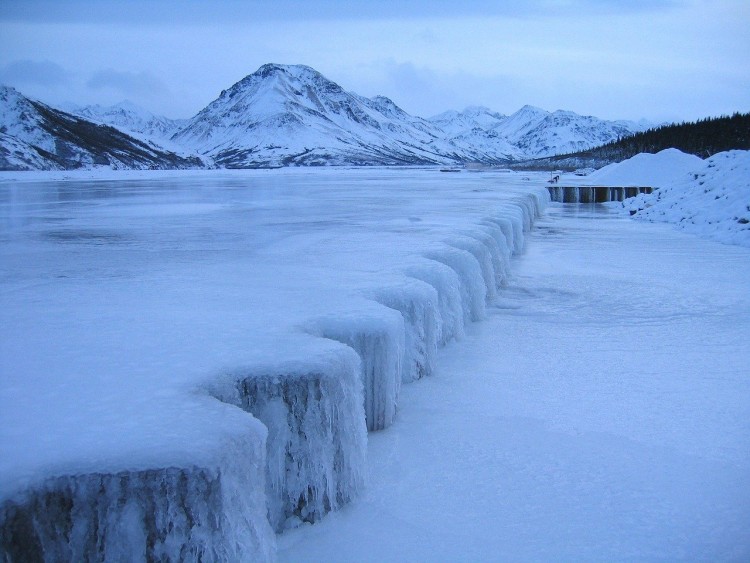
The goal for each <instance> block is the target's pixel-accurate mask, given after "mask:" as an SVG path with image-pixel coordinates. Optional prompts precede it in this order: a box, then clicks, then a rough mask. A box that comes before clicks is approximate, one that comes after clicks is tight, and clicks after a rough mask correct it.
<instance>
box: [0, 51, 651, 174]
mask: <svg viewBox="0 0 750 563" xmlns="http://www.w3.org/2000/svg"><path fill="white" fill-rule="evenodd" d="M0 105H1V106H2V107H1V108H0V112H1V113H0V115H1V116H2V122H0V134H2V136H0V166H1V167H4V168H6V169H7V168H11V169H26V168H32V169H38V168H40V167H41V168H60V167H62V168H78V167H88V166H96V165H109V166H113V167H118V168H130V167H134V168H143V167H157V168H174V167H178V168H180V167H185V166H200V164H198V163H199V162H200V159H199V158H198V156H197V155H202V157H204V158H206V159H207V160H208V159H213V160H214V161H215V162H216V164H218V165H219V166H225V167H230V168H255V167H275V166H285V165H307V166H309V165H324V164H325V165H402V164H459V163H465V162H482V163H488V164H503V163H508V162H510V161H518V160H525V159H529V158H538V157H543V156H550V155H555V154H561V153H568V152H572V151H578V150H582V149H587V148H591V147H593V146H597V145H601V144H604V143H607V142H609V141H612V140H615V139H617V138H618V137H620V136H623V135H627V134H629V133H633V132H637V131H641V130H644V129H646V128H647V127H648V124H645V123H643V122H641V123H635V122H627V121H604V120H601V119H597V118H595V117H591V116H581V115H578V114H575V113H573V112H569V111H559V110H558V111H555V112H552V113H550V112H548V111H545V110H543V109H540V108H536V107H533V106H524V107H523V108H521V109H520V110H518V111H517V112H516V113H514V114H512V115H509V116H506V115H503V114H500V113H497V112H493V111H492V110H490V109H488V108H486V107H480V106H473V107H468V108H466V109H465V110H464V111H462V112H458V111H447V112H444V113H441V114H440V115H437V116H434V117H432V118H430V119H423V118H421V117H415V116H412V115H409V114H408V113H406V112H405V111H404V110H402V109H401V108H399V107H398V106H397V105H396V104H395V103H394V102H393V101H391V100H390V99H388V98H386V97H383V96H375V97H373V98H366V97H363V96H360V95H358V94H355V93H353V92H347V91H345V90H344V89H343V88H342V87H341V86H339V85H338V84H336V83H335V82H332V81H331V80H328V79H327V78H326V77H324V76H323V75H322V74H320V73H319V72H317V71H316V70H314V69H312V68H310V67H307V66H302V65H278V64H266V65H263V66H262V67H260V68H259V69H258V70H257V71H256V72H254V73H253V74H250V75H248V76H246V77H245V78H243V79H242V80H240V81H239V82H237V83H236V84H234V85H233V86H232V87H231V88H229V89H227V90H224V91H223V92H222V93H221V95H220V96H219V97H218V98H217V99H216V100H214V101H213V102H211V103H210V104H209V105H208V106H206V107H205V108H204V109H203V110H201V111H200V112H199V113H198V114H197V115H195V116H194V117H193V118H192V119H189V120H174V119H168V118H166V117H161V116H158V115H155V114H153V113H151V112H149V111H147V110H145V109H143V108H140V107H138V106H136V105H134V104H132V103H130V102H122V103H120V104H117V105H115V106H110V107H102V106H98V105H94V106H86V107H78V108H73V109H72V111H71V113H72V114H75V115H71V113H67V112H62V111H59V110H55V109H53V108H50V107H49V106H46V105H44V104H41V103H39V102H35V101H32V100H28V99H27V98H24V97H23V96H22V95H21V94H19V93H18V92H16V91H15V90H13V89H12V88H3V89H2V97H0ZM97 124H100V125H97Z"/></svg>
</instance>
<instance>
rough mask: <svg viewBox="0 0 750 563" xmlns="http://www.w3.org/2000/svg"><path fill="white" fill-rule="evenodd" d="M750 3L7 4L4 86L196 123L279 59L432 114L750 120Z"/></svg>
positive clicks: (10, 0)
mask: <svg viewBox="0 0 750 563" xmlns="http://www.w3.org/2000/svg"><path fill="white" fill-rule="evenodd" d="M748 30H750V0H714V1H709V0H705V1H704V0H621V1H617V0H538V1H532V0H508V1H503V0H495V1H477V2H471V1H470V0H467V1H463V2H461V1H459V0H453V1H442V0H415V1H407V0H398V1H396V0H393V1H392V0H368V1H361V2H360V1H358V0H345V1H334V0H332V1H324V0H307V1H301V0H273V1H269V0H257V1H253V0H246V1H233V0H230V1H223V2H222V1H218V0H217V1H205V2H199V1H196V0H182V1H177V0H164V1H160V0H147V1H146V0H121V1H109V2H107V1H106V0H99V1H92V0H0V45H2V48H1V49H0V82H2V83H4V84H9V85H11V86H14V87H16V88H17V89H18V90H20V91H21V92H22V93H24V94H26V95H28V96H31V97H34V98H37V99H40V100H42V101H44V102H47V103H49V104H52V105H61V104H64V103H65V102H70V103H78V104H91V103H100V104H105V105H109V104H113V103H116V102H118V101H121V100H124V99H128V100H131V101H132V102H134V103H137V104H139V105H142V106H144V107H145V108H147V109H149V110H151V111H154V112H156V113H160V114H164V115H167V116H169V117H190V116H192V115H194V114H195V113H197V112H198V111H199V110H200V109H202V108H203V107H204V106H205V105H207V104H208V103H209V102H211V101H212V100H213V99H215V98H216V97H217V96H218V95H219V93H220V92H221V90H223V89H225V88H228V87H229V86H231V85H232V84H234V83H235V82H237V81H238V80H240V79H242V78H243V77H244V76H246V75H247V74H250V73H252V72H254V71H255V70H257V68H258V67H259V66H261V65H262V64H264V63H267V62H274V63H284V64H297V63H299V64H306V65H309V66H311V67H313V68H315V69H316V70H318V71H320V72H322V73H323V74H324V75H325V76H326V77H328V78H329V79H331V80H333V81H335V82H337V83H338V84H340V85H341V86H342V87H343V88H344V89H346V90H349V91H354V92H357V93H359V94H362V95H365V96H373V95H376V94H382V95H386V96H388V97H390V98H391V99H393V100H394V101H395V102H396V103H397V104H398V105H400V106H401V107H402V108H403V109H405V110H406V111H408V112H409V113H412V114H416V115H420V116H423V117H428V116H431V115H434V114H436V113H439V112H441V111H444V110H447V109H463V108H464V107H466V106H468V105H484V106H488V107H490V108H492V109H493V110H495V111H499V112H501V113H505V114H509V113H512V112H514V111H516V110H517V109H519V108H520V107H521V106H523V105H524V104H532V105H535V106H539V107H542V108H544V109H547V110H550V111H551V110H555V109H568V110H572V111H575V112H577V113H581V114H586V115H596V116H598V117H602V118H607V119H618V118H623V119H640V118H646V119H649V120H654V121H662V120H692V119H697V118H702V117H707V116H716V115H721V114H728V113H732V112H735V111H743V112H746V111H750V62H749V61H750V32H749V31H748Z"/></svg>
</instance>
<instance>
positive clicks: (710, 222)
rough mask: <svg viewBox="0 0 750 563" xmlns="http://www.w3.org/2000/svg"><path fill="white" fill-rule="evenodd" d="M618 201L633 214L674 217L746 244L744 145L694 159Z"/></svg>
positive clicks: (683, 225)
mask: <svg viewBox="0 0 750 563" xmlns="http://www.w3.org/2000/svg"><path fill="white" fill-rule="evenodd" d="M624 206H625V209H627V210H628V211H629V212H630V213H631V214H632V215H634V217H635V218H636V219H641V220H644V221H661V222H666V223H674V224H675V225H677V227H678V228H680V229H683V230H685V231H686V232H690V233H694V234H697V235H700V236H702V237H705V238H710V239H713V240H717V241H720V242H724V243H727V244H738V245H741V246H748V247H750V151H729V152H722V153H719V154H716V155H714V156H712V157H711V158H709V159H707V160H706V161H701V160H699V161H698V163H697V164H696V165H695V166H694V167H693V168H692V169H691V173H690V174H687V175H682V176H680V177H679V179H674V180H673V181H672V182H671V183H670V184H668V185H666V186H664V187H663V188H661V189H659V190H657V191H656V192H654V193H652V194H650V195H645V194H641V195H639V196H638V197H635V198H633V199H629V200H626V201H625V202H624Z"/></svg>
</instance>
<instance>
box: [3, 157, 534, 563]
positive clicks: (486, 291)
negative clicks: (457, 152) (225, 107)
mask: <svg viewBox="0 0 750 563" xmlns="http://www.w3.org/2000/svg"><path fill="white" fill-rule="evenodd" d="M203 174H204V175H203V176H201V175H196V176H190V175H178V180H177V184H174V183H173V182H174V181H172V180H169V179H168V178H166V179H161V178H160V179H158V180H146V181H144V180H142V179H134V180H132V181H130V183H128V182H125V181H122V182H121V183H117V182H108V183H106V184H105V185H106V186H107V190H113V191H112V192H107V194H106V195H107V198H105V199H102V200H94V199H92V200H91V201H92V202H94V201H99V205H87V204H86V203H85V197H87V196H85V195H83V196H82V195H81V194H87V193H88V191H87V190H89V188H92V189H93V192H92V193H93V194H95V195H96V196H97V197H100V196H101V195H102V193H103V192H100V191H98V190H99V189H100V188H98V187H97V186H99V184H97V183H96V182H92V183H90V184H87V183H86V182H79V183H74V184H73V185H66V184H65V182H62V183H52V184H39V186H34V185H26V186H23V190H19V189H17V184H10V185H6V186H2V185H0V189H4V190H6V193H7V194H8V196H9V197H7V198H5V200H4V201H5V202H6V204H5V207H3V208H2V210H3V214H4V215H5V217H6V218H7V219H8V221H5V223H4V225H6V227H5V228H6V229H7V231H8V232H7V234H8V236H7V237H6V239H5V242H4V243H3V245H2V246H0V251H1V252H2V255H0V258H2V259H3V262H4V264H6V265H7V272H8V275H7V277H6V279H5V281H4V282H3V283H4V286H3V289H4V290H7V291H5V293H3V294H2V295H3V296H2V303H1V305H2V310H3V315H4V316H5V320H6V321H9V320H11V319H12V320H13V323H10V322H3V323H0V325H1V326H2V328H0V342H2V348H0V352H1V353H2V359H3V364H4V366H8V370H9V371H8V377H4V380H3V382H2V388H0V391H1V393H0V400H2V404H0V418H2V420H1V421H0V422H2V424H0V438H1V439H0V448H1V450H0V482H1V483H2V486H1V487H0V537H1V538H2V557H3V558H5V559H8V560H19V559H20V560H23V559H27V558H32V559H33V558H35V557H36V556H38V555H39V554H43V555H44V557H45V558H48V559H49V560H54V559H92V560H105V559H107V560H109V559H122V558H125V559H135V560H139V559H164V560H175V561H176V560H205V559H219V560H236V559H238V558H242V559H247V558H251V559H257V560H268V559H272V558H273V553H274V549H275V547H274V535H273V531H276V532H281V531H283V530H284V529H287V528H289V527H294V526H297V525H299V524H300V523H302V522H315V521H317V520H319V519H320V518H321V517H322V516H324V515H325V514H326V513H327V512H329V511H331V510H336V509H338V508H340V507H341V506H343V505H344V504H346V503H347V502H349V501H351V500H352V499H354V498H355V497H356V496H357V495H358V494H359V493H360V492H361V491H362V489H363V487H364V485H365V467H366V466H365V455H366V440H367V437H366V431H367V430H380V429H383V428H386V427H387V426H389V425H390V424H391V423H392V422H393V420H394V417H395V416H396V415H397V410H398V401H399V393H400V389H401V385H402V383H405V382H410V381H413V380H416V379H419V378H421V377H425V376H428V375H430V374H431V373H433V372H434V370H435V369H436V365H435V357H436V351H437V348H438V347H440V346H444V345H445V344H447V343H448V342H450V341H451V340H453V339H460V338H461V336H462V334H463V331H464V327H465V325H466V323H468V322H471V321H477V320H481V319H482V318H483V317H484V316H485V314H486V306H487V303H488V299H489V300H491V299H492V298H493V296H495V295H496V294H497V291H498V289H499V288H500V287H502V285H503V283H505V281H506V280H507V278H508V275H509V258H510V256H511V254H513V253H515V252H519V251H521V250H522V249H523V245H524V231H526V230H528V229H530V228H531V224H532V222H533V219H534V217H535V216H536V215H538V214H539V213H541V212H542V210H543V208H544V205H545V203H546V201H547V198H548V195H547V191H546V189H544V188H543V187H539V188H532V187H529V186H528V184H522V183H520V182H519V183H518V184H514V183H513V181H514V180H513V178H511V180H510V185H507V186H502V188H501V189H494V188H492V187H494V186H495V185H497V183H498V182H499V181H500V180H499V178H498V177H497V176H493V175H487V176H484V175H476V176H469V177H468V178H465V179H463V180H462V181H459V182H456V180H455V179H447V178H445V177H444V176H441V175H439V174H438V173H436V172H429V171H421V172H413V173H406V174H405V173H403V172H398V173H396V172H392V171H387V170H383V171H375V172H371V171H320V172H311V171H306V172H305V173H300V172H295V171H287V172H283V173H281V174H280V175H277V176H273V177H272V178H270V179H269V177H268V176H266V175H264V173H263V172H255V173H252V174H249V175H242V176H239V175H226V176H222V175H221V174H219V173H216V175H214V176H211V175H209V174H207V173H203ZM194 178H195V180H194ZM502 179H503V181H507V180H506V178H505V177H503V178H502ZM153 182H156V184H153ZM159 182H163V183H164V184H163V187H162V185H161V184H159ZM248 182H249V183H250V185H252V186H253V189H251V190H248V189H247V186H248ZM204 185H209V186H213V189H212V190H208V189H207V188H205V187H204ZM155 186H156V187H155ZM198 186H199V187H198ZM467 186H468V187H469V188H471V187H474V186H476V187H480V188H482V189H475V190H471V189H466V188H467ZM487 186H490V187H491V188H492V189H486V187H487ZM34 189H36V190H39V191H38V192H35V191H34ZM119 189H122V192H118V190H119ZM301 189H304V190H305V192H304V194H305V195H304V197H300V195H299V194H300V190H301ZM45 190H50V202H49V203H48V202H47V201H45V200H44V197H42V196H40V195H39V194H44V193H46V192H45ZM439 193H442V194H443V195H440V196H439V197H437V196H436V194H439ZM60 194H63V197H62V199H60V197H59V196H60ZM405 194H407V195H409V196H410V197H404V195H405ZM71 195H72V196H74V197H73V198H72V199H69V200H68V199H66V197H69V196H71ZM37 196H39V197H40V198H41V199H39V200H38V201H34V202H33V204H32V203H31V202H30V201H29V200H28V198H29V197H31V198H34V197H37ZM76 198H78V199H76ZM81 198H83V200H84V203H83V204H81V203H80V202H79V200H81ZM61 200H62V201H63V202H67V201H70V202H72V203H64V204H63V206H62V207H61V206H60V204H59V201H61ZM40 206H41V207H40ZM45 208H46V209H48V210H49V214H50V215H52V214H54V213H58V214H59V215H60V216H61V217H64V223H62V224H61V225H57V224H53V225H52V226H50V225H49V224H48V223H47V222H45V220H41V221H39V220H37V219H36V214H37V213H38V211H37V210H38V209H45ZM186 225H187V227H188V230H186ZM29 257H32V260H31V261H30V260H29ZM33 258H36V260H34V259H33ZM134 281H135V282H136V284H137V285H136V286H133V285H132V284H133V282H134ZM51 288H52V289H51ZM11 296H12V297H11ZM40 318H44V319H45V322H44V323H42V324H40V322H39V319H40ZM11 327H12V328H11ZM32 351H33V353H32ZM217 399H218V400H217ZM21 421H24V422H23V423H22V422H21ZM239 554H241V555H239Z"/></svg>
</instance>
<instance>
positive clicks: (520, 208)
mask: <svg viewBox="0 0 750 563" xmlns="http://www.w3.org/2000/svg"><path fill="white" fill-rule="evenodd" d="M547 197H548V196H547V193H546V190H545V191H543V193H532V194H526V195H524V196H520V195H519V196H518V197H517V198H516V199H515V200H514V201H513V202H512V203H508V204H504V205H502V206H501V207H500V208H499V209H497V210H495V211H494V212H492V213H490V214H489V215H488V216H487V217H485V218H484V220H482V221H481V223H479V224H478V225H477V226H476V228H475V229H473V230H470V231H469V232H464V233H457V234H456V235H455V236H453V237H451V238H449V239H447V240H446V241H445V242H444V243H442V244H437V245H434V246H433V247H432V248H431V249H428V250H426V251H425V252H424V253H423V254H422V258H417V259H416V260H415V261H413V262H412V264H411V265H409V266H408V267H405V268H404V271H403V273H404V274H406V275H408V276H409V277H410V278H412V279H408V278H404V282H403V284H401V285H396V286H388V287H383V288H380V289H377V290H373V291H372V292H371V294H370V295H369V298H370V299H372V300H373V301H372V308H370V309H368V308H367V307H364V308H362V309H361V310H358V311H357V312H356V314H355V313H352V314H351V315H349V316H347V315H337V316H335V317H322V318H318V319H315V320H313V321H310V323H309V324H308V325H307V326H306V327H304V328H305V329H306V330H307V331H308V332H310V333H311V334H314V335H317V336H322V337H326V338H327V339H333V340H336V341H338V342H340V343H341V344H339V343H333V342H331V341H330V340H325V339H316V341H317V342H318V344H316V346H320V347H318V348H315V347H313V350H314V351H315V353H313V354H303V353H302V352H305V350H302V352H301V355H298V357H299V358H300V359H299V360H297V361H292V360H290V361H288V362H280V363H274V364H265V365H264V364H252V363H247V364H244V365H243V367H240V368H236V369H231V370H226V371H225V373H224V375H223V376H221V377H219V378H216V379H214V380H212V381H211V382H209V383H208V384H207V385H206V387H205V388H206V389H208V390H209V391H210V393H211V394H212V395H213V396H214V397H216V398H219V399H220V400H221V401H223V402H226V403H229V404H230V405H235V406H237V407H240V408H241V409H242V410H244V411H246V412H249V413H251V414H252V415H253V416H255V417H257V418H259V419H260V420H261V421H262V422H263V424H264V426H265V427H266V428H267V429H268V441H267V442H266V440H265V438H266V432H265V428H262V427H260V425H259V424H257V423H255V424H256V425H257V426H258V427H259V429H258V428H255V429H253V428H248V431H247V432H244V431H243V432H237V433H229V434H228V435H227V436H223V437H222V444H221V445H220V446H217V447H215V448H212V449H211V451H212V452H214V454H213V457H210V458H209V459H203V460H202V463H199V464H196V463H187V462H186V463H184V464H183V465H178V466H174V465H173V464H168V465H165V466H163V467H158V466H155V467H147V468H136V469H132V470H119V469H117V468H116V467H115V468H113V470H112V471H110V472H106V471H102V472H100V471H88V472H86V471H80V472H71V473H70V474H62V475H60V474H58V476H56V477H52V478H49V479H46V480H43V481H41V482H39V481H36V485H32V486H29V487H26V488H25V490H24V491H23V492H22V493H21V494H16V495H14V496H7V495H4V500H3V501H2V504H0V539H2V550H3V551H2V552H0V553H1V554H2V557H3V558H4V559H6V560H11V561H13V560H17V559H20V560H26V559H34V558H35V557H36V556H39V555H40V554H44V557H47V556H48V554H52V555H50V556H49V557H50V558H51V559H54V560H57V559H64V560H71V559H72V560H76V559H90V560H107V559H120V558H123V557H124V558H127V559H131V560H132V559H134V560H143V559H164V560H201V559H223V560H237V559H248V558H250V559H257V560H268V559H272V558H273V556H274V551H275V538H274V536H273V533H272V531H271V526H273V528H274V529H275V530H277V531H278V530H283V529H284V528H286V527H288V526H293V525H295V524H297V523H299V522H301V521H308V522H313V521H316V520H318V519H319V518H320V517H322V516H323V515H324V514H325V513H326V512H328V511H330V510H335V509H337V508H339V507H340V506H342V505H343V504H345V503H346V502H349V501H350V500H351V499H352V498H354V497H355V496H356V495H357V494H358V492H359V491H360V490H361V488H362V487H363V485H364V474H365V455H366V434H365V421H367V427H368V428H370V429H371V430H376V429H381V428H385V427H386V426H388V425H389V424H390V423H391V422H392V421H393V417H394V416H395V414H396V410H397V406H398V396H399V389H400V385H401V383H402V382H403V381H411V380H414V379H418V378H419V377H422V376H424V375H429V374H430V373H432V371H433V370H434V350H435V348H436V347H437V346H441V345H444V344H446V343H447V342H448V341H450V340H451V339H453V338H460V336H461V334H462V333H463V328H464V325H465V323H466V322H469V321H473V320H479V319H481V318H482V317H483V316H484V308H485V305H486V302H487V299H488V296H489V297H490V298H491V296H492V295H493V293H494V292H495V291H496V290H497V288H499V287H501V286H502V284H503V283H504V281H505V280H506V279H507V276H508V275H509V271H508V258H509V256H510V255H511V254H512V253H518V252H521V251H522V250H523V248H524V232H526V231H528V230H529V229H530V228H531V225H532V222H533V219H534V218H535V217H536V216H537V215H538V214H540V213H541V212H542V210H543V208H544V205H545V204H546V201H547V199H545V198H547ZM376 302H377V303H376ZM322 342H328V344H321V343H322ZM342 344H344V345H342ZM307 352H309V350H307ZM354 352H356V354H355V353H354ZM206 399H208V398H206ZM226 408H227V409H232V407H229V406H227V407H226ZM232 410H234V409H232ZM237 412H238V413H239V410H238V409H237ZM232 416H236V414H233V415H232ZM242 416H243V417H244V419H247V420H252V417H249V416H247V415H246V414H243V415H242ZM250 426H252V425H250ZM188 457H189V456H188ZM204 457H205V454H204ZM269 522H270V525H269Z"/></svg>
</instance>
